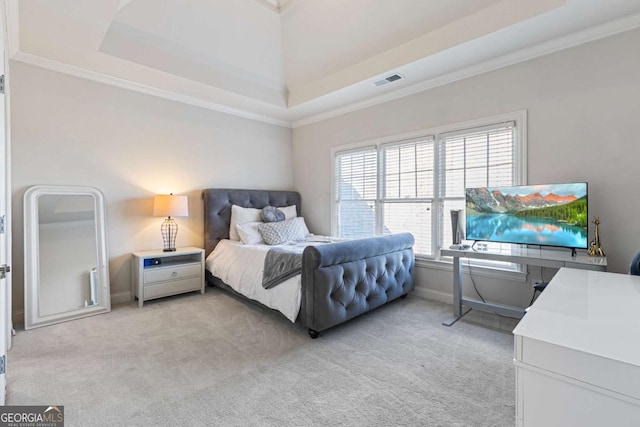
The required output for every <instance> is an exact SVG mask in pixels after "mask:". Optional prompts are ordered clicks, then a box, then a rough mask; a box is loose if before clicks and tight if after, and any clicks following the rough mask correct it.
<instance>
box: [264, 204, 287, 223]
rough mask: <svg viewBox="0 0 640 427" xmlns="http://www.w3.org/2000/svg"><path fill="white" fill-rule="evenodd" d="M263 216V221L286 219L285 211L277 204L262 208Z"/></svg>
mask: <svg viewBox="0 0 640 427" xmlns="http://www.w3.org/2000/svg"><path fill="white" fill-rule="evenodd" d="M261 217H262V221H263V222H280V221H284V220H285V214H284V212H282V211H281V210H280V209H278V208H276V207H275V206H267V207H264V208H262V213H261Z"/></svg>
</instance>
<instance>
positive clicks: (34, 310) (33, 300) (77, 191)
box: [24, 185, 111, 329]
mask: <svg viewBox="0 0 640 427" xmlns="http://www.w3.org/2000/svg"><path fill="white" fill-rule="evenodd" d="M45 195H53V196H64V195H71V196H91V197H92V198H93V201H94V212H95V215H94V221H95V237H96V249H97V250H96V273H95V275H96V278H97V283H98V285H97V300H98V301H97V302H96V304H93V305H89V306H86V307H81V308H78V309H73V310H69V311H66V312H61V313H53V314H49V315H45V316H41V315H40V314H39V307H40V305H39V297H40V279H41V278H40V244H39V208H38V207H39V203H38V202H39V200H40V198H41V197H42V196H45ZM105 217H106V214H105V203H104V196H103V194H102V192H101V191H100V190H98V189H97V188H93V187H79V186H78V187H76V186H50V185H37V186H33V187H30V188H29V189H28V190H27V191H26V192H25V194H24V257H25V259H24V264H25V265H24V269H25V275H24V277H25V282H24V287H25V294H24V295H25V296H24V312H25V329H33V328H37V327H40V326H47V325H52V324H54V323H60V322H64V321H67V320H74V319H79V318H82V317H87V316H92V315H96V314H101V313H107V312H109V311H111V295H110V286H109V268H108V262H107V239H106V221H105Z"/></svg>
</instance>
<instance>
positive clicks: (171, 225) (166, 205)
mask: <svg viewBox="0 0 640 427" xmlns="http://www.w3.org/2000/svg"><path fill="white" fill-rule="evenodd" d="M153 216H166V217H167V219H165V220H164V221H163V222H162V225H161V226H160V232H161V233H162V240H163V241H164V249H163V252H174V251H175V250H176V236H177V235H178V224H176V222H175V221H174V220H173V218H171V217H173V216H189V205H188V199H187V196H174V195H173V193H171V194H169V195H157V196H155V197H154V198H153Z"/></svg>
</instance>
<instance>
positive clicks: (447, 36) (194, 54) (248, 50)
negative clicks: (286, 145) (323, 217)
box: [7, 0, 640, 126]
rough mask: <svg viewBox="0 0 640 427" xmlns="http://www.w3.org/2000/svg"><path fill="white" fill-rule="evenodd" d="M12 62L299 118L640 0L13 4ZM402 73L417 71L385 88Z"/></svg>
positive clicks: (588, 22) (269, 118)
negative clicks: (387, 78) (393, 75)
mask: <svg viewBox="0 0 640 427" xmlns="http://www.w3.org/2000/svg"><path fill="white" fill-rule="evenodd" d="M7 8H8V21H9V22H8V23H9V32H10V34H9V43H10V48H11V49H10V50H11V52H10V53H11V56H12V59H14V60H18V61H24V62H28V63H32V64H35V65H39V66H43V67H47V68H50V69H53V70H56V71H61V72H66V73H69V74H72V75H76V76H80V77H84V78H90V79H93V80H97V81H100V82H104V83H108V84H113V85H116V86H119V87H125V88H129V89H133V90H138V91H141V92H144V93H149V94H153V95H158V96H162V97H165V98H168V99H174V100H177V101H181V102H186V103H189V104H193V105H199V106H202V107H205V108H210V109H213V110H217V111H223V112H227V113H230V114H236V115H239V116H243V117H248V118H252V119H256V120H261V121H265V122H269V123H275V124H278V125H282V126H291V125H293V126H297V125H302V124H306V123H311V122H313V121H316V120H320V119H323V118H326V117H331V116H335V115H338V114H342V113H344V112H347V111H353V110H355V109H358V108H362V107H365V106H368V105H373V104H375V103H378V102H383V101H386V100H389V99H395V98H397V97H400V96H406V95H407V94H410V93H415V92H417V91H420V90H425V89H428V88H430V87H434V86H438V85H441V84H446V83H448V82H451V81H455V80H458V79H461V78H466V77H469V76H472V75H475V74H478V73H481V72H486V71H489V70H492V69H496V68H500V67H503V66H506V65H510V64H513V63H516V62H520V61H523V60H527V59H530V58H532V57H536V56H540V55H543V54H546V53H550V52H553V51H557V50H560V49H564V48H567V47H571V46H575V45H577V44H580V43H585V42H588V41H591V40H594V39H597V38H601V37H606V36H608V35H611V34H615V33H617V32H621V31H625V30H629V29H632V28H636V27H638V26H640V1H639V0H535V1H532V0H456V1H451V0H393V1H387V0H232V1H229V0H56V1H43V0H19V1H18V0H7ZM391 73H399V74H401V75H402V76H404V77H405V78H404V79H402V80H399V81H397V82H394V83H390V84H387V85H384V86H380V87H376V86H374V85H373V84H372V82H373V81H374V80H378V79H379V78H381V77H384V76H386V75H388V74H391Z"/></svg>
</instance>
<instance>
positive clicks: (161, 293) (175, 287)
mask: <svg viewBox="0 0 640 427" xmlns="http://www.w3.org/2000/svg"><path fill="white" fill-rule="evenodd" d="M201 287H202V279H201V278H200V277H194V278H192V279H184V280H174V281H171V282H165V283H159V284H157V285H147V286H145V287H144V290H143V292H144V296H143V298H144V299H145V300H147V299H153V298H159V297H165V296H168V295H175V294H179V293H182V292H189V291H199V290H200V288H201Z"/></svg>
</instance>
